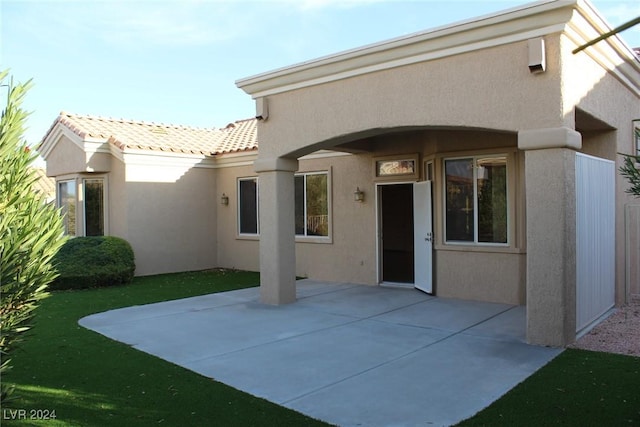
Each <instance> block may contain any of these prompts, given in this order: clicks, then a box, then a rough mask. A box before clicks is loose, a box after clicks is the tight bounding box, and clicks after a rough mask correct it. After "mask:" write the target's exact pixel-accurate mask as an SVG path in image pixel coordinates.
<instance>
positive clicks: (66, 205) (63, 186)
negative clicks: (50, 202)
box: [58, 180, 76, 236]
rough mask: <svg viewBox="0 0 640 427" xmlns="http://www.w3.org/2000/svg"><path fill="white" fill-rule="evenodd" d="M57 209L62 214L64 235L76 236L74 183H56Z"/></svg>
mask: <svg viewBox="0 0 640 427" xmlns="http://www.w3.org/2000/svg"><path fill="white" fill-rule="evenodd" d="M58 207H59V208H60V209H61V212H62V221H63V224H64V234H66V235H67V236H75V235H76V182H75V181H73V180H72V181H60V182H58Z"/></svg>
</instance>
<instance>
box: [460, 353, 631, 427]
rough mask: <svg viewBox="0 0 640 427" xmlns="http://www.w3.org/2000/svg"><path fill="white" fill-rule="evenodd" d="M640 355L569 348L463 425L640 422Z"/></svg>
mask: <svg viewBox="0 0 640 427" xmlns="http://www.w3.org/2000/svg"><path fill="white" fill-rule="evenodd" d="M639 387H640V357H633V356H624V355H619V354H611V353H601V352H594V351H586V350H576V349H567V350H565V351H564V352H562V353H561V354H560V355H559V356H558V357H556V358H555V359H553V360H552V361H551V362H550V363H548V364H547V365H546V366H545V367H544V368H542V369H540V370H539V371H538V372H536V373H535V374H533V375H532V376H530V377H529V378H528V379H527V380H525V381H523V382H522V383H520V384H519V385H517V386H516V387H514V388H513V389H512V390H511V391H509V392H508V393H507V394H505V395H504V396H503V397H502V398H501V399H499V400H497V401H496V402H494V403H493V404H492V405H490V406H489V407H488V408H486V409H485V410H483V411H481V412H479V413H478V414H476V415H475V416H474V417H472V418H470V419H468V420H466V421H464V422H462V423H460V424H459V425H460V426H464V427H467V426H555V425H558V426H608V427H613V426H639V425H640V390H639Z"/></svg>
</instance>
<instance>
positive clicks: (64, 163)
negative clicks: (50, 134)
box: [47, 135, 87, 177]
mask: <svg viewBox="0 0 640 427" xmlns="http://www.w3.org/2000/svg"><path fill="white" fill-rule="evenodd" d="M86 169H87V160H86V154H85V152H84V151H83V149H82V148H81V147H80V146H78V145H77V144H75V143H74V142H72V141H71V140H70V139H69V138H67V137H66V136H64V135H61V136H60V137H59V140H58V142H57V143H56V145H55V146H54V148H53V149H52V150H51V153H49V155H48V157H47V176H52V177H57V176H61V175H66V174H72V173H78V172H82V171H85V170H86Z"/></svg>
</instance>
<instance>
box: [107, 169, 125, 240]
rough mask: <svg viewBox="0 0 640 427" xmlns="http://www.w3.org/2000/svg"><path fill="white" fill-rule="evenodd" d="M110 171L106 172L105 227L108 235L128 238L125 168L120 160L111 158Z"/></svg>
mask: <svg viewBox="0 0 640 427" xmlns="http://www.w3.org/2000/svg"><path fill="white" fill-rule="evenodd" d="M111 165H112V167H111V172H109V173H108V174H107V206H108V216H107V227H106V230H105V231H107V232H108V233H109V235H111V236H117V237H121V238H123V239H125V240H128V235H129V221H128V214H129V209H128V206H127V204H128V200H129V199H128V197H127V186H126V168H125V165H124V163H123V162H122V160H120V159H115V158H114V159H113V160H112V162H111Z"/></svg>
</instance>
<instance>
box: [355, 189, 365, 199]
mask: <svg viewBox="0 0 640 427" xmlns="http://www.w3.org/2000/svg"><path fill="white" fill-rule="evenodd" d="M353 200H354V201H356V202H364V191H362V190H360V187H356V191H354V192H353Z"/></svg>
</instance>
